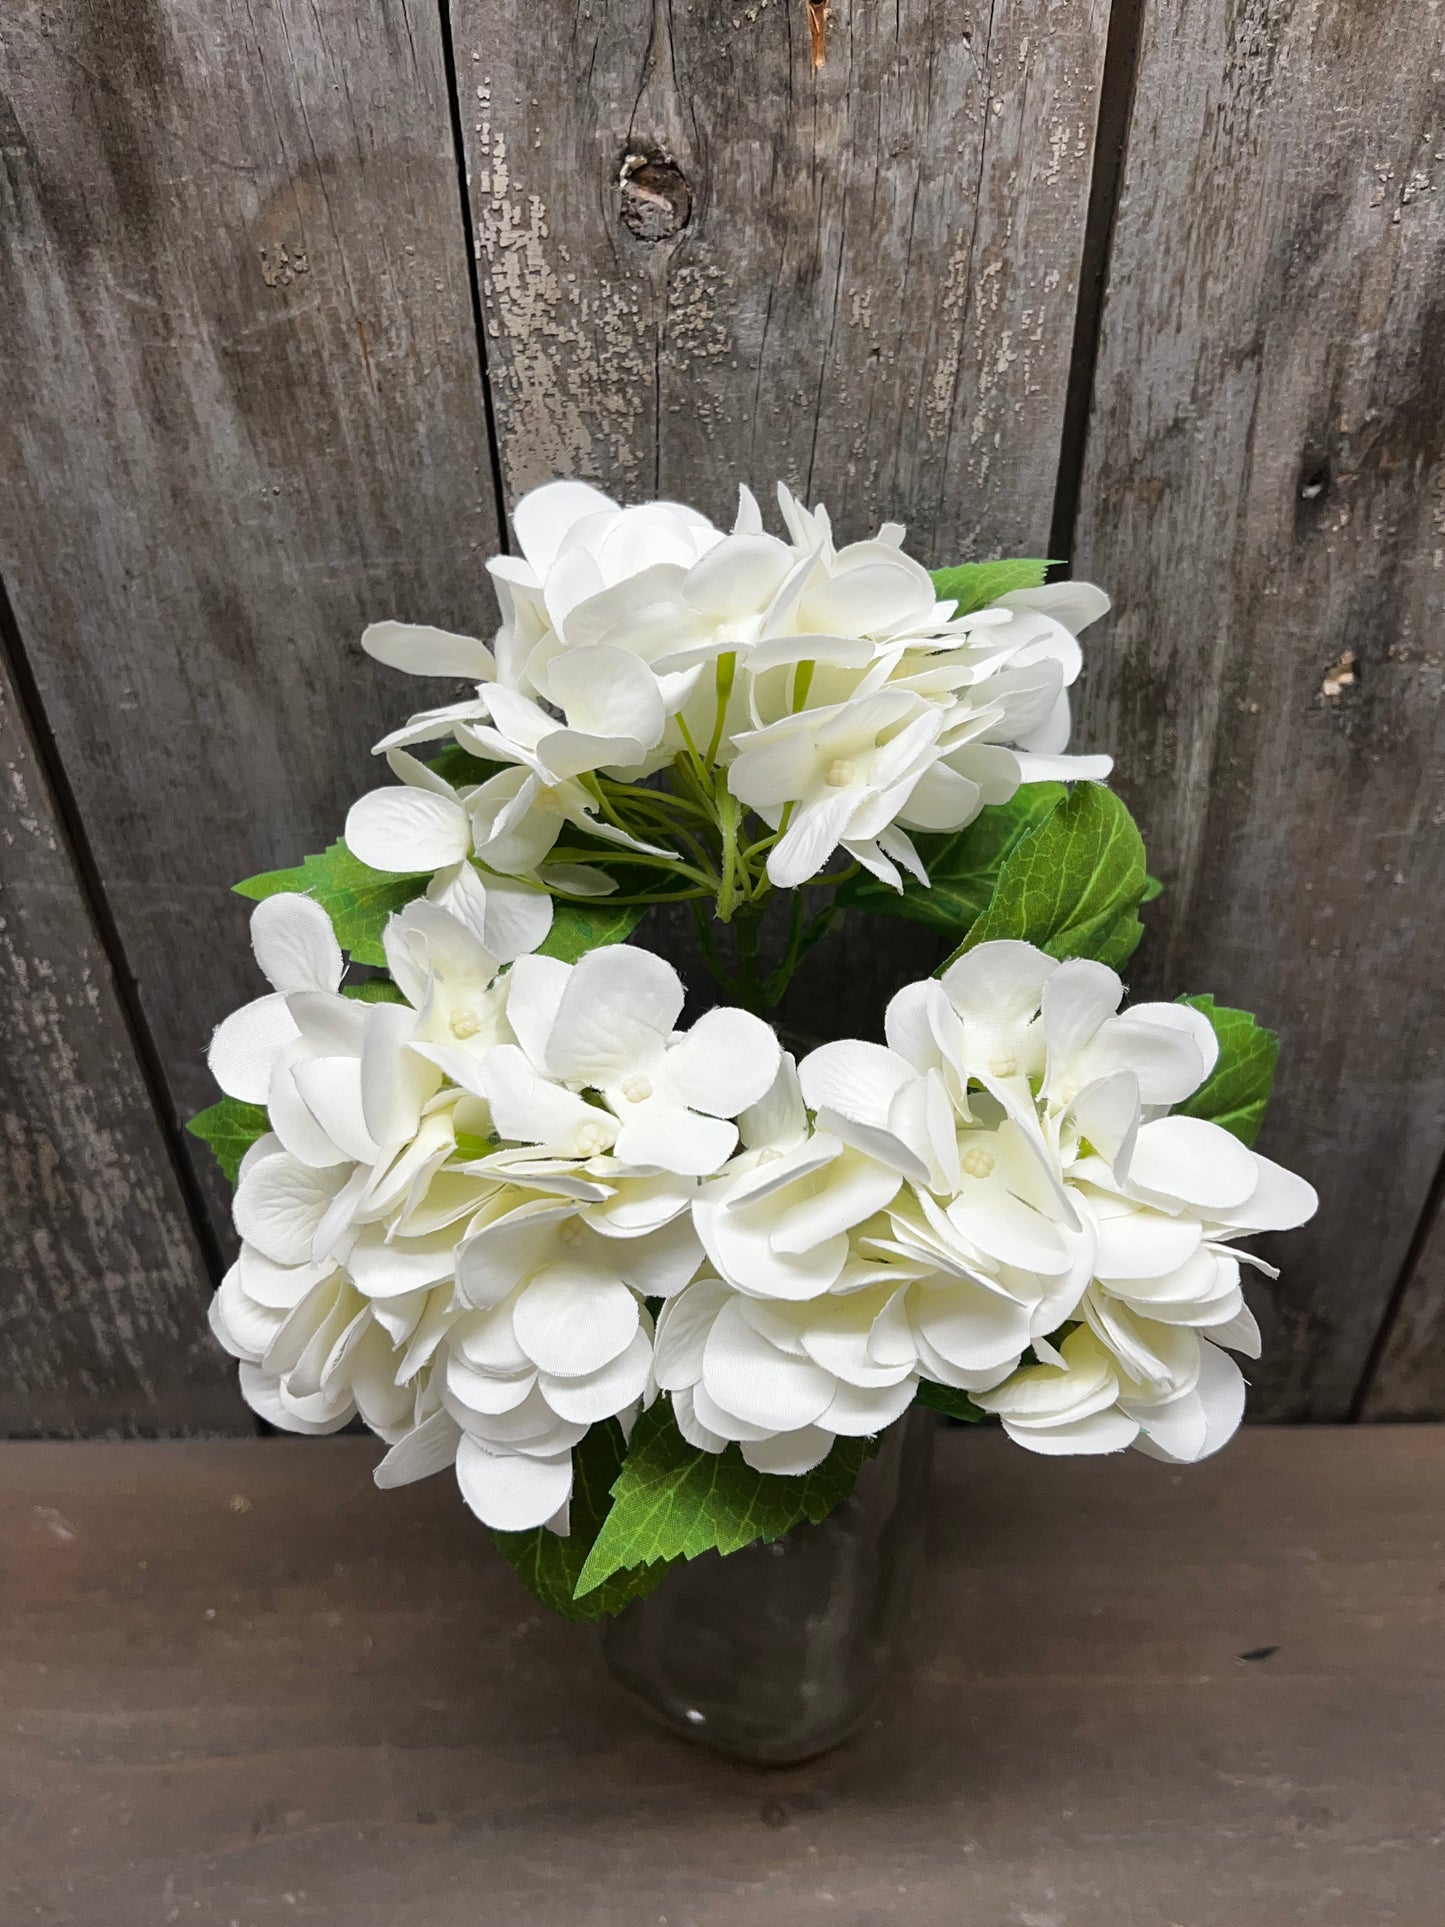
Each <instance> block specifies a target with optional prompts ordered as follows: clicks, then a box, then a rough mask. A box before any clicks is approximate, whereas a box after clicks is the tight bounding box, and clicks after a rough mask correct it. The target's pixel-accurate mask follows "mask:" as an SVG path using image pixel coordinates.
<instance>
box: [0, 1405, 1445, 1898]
mask: <svg viewBox="0 0 1445 1927" xmlns="http://www.w3.org/2000/svg"><path fill="white" fill-rule="evenodd" d="M941 1445H942V1447H943V1451H942V1454H941V1466H940V1474H939V1479H938V1484H937V1488H936V1494H935V1505H934V1514H933V1531H932V1548H931V1563H930V1566H929V1568H928V1570H927V1571H926V1572H925V1575H924V1580H923V1586H922V1591H921V1597H920V1603H919V1607H918V1610H917V1613H916V1615H915V1620H914V1625H913V1629H912V1635H911V1637H910V1639H909V1641H908V1643H907V1646H906V1649H905V1656H904V1663H903V1665H902V1667H901V1669H900V1673H899V1677H898V1680H897V1684H896V1686H895V1687H894V1688H893V1689H892V1691H891V1692H890V1693H889V1694H888V1695H887V1697H886V1698H885V1700H884V1702H882V1703H881V1704H880V1707H879V1710H878V1713H877V1715H876V1717H875V1720H874V1722H873V1723H872V1724H871V1725H870V1726H869V1727H868V1728H867V1729H865V1731H864V1732H863V1733H862V1734H861V1735H860V1736H859V1737H858V1738H856V1739H855V1740H853V1741H852V1742H850V1743H849V1744H848V1745H847V1746H845V1747H844V1748H843V1749H842V1750H840V1751H839V1752H836V1753H834V1754H831V1755H828V1756H826V1757H824V1758H823V1759H820V1760H817V1761H814V1762H812V1763H810V1764H808V1765H805V1766H801V1767H793V1768H788V1769H784V1770H777V1771H759V1770H757V1769H753V1768H745V1767H741V1766H738V1765H735V1764H732V1763H730V1762H727V1761H725V1760H721V1759H717V1758H714V1757H712V1756H710V1755H709V1754H706V1753H704V1752H702V1751H700V1750H696V1749H693V1748H691V1747H689V1746H688V1745H687V1743H686V1742H684V1741H681V1740H678V1739H676V1738H674V1737H672V1736H671V1735H668V1734H665V1733H663V1732H661V1731H660V1730H657V1729H655V1728H653V1727H652V1726H651V1725H649V1724H648V1723H647V1722H646V1721H645V1720H644V1718H643V1716H642V1715H641V1714H640V1713H639V1712H637V1711H636V1710H635V1708H634V1707H633V1705H632V1703H631V1702H630V1701H628V1700H627V1699H625V1698H624V1697H623V1696H622V1695H621V1693H620V1692H619V1691H618V1689H617V1688H616V1687H614V1686H613V1685H612V1683H611V1682H610V1680H609V1679H608V1678H607V1676H606V1675H605V1673H604V1671H603V1669H602V1666H601V1663H600V1659H599V1657H598V1654H597V1649H596V1643H595V1638H594V1637H593V1636H592V1635H591V1634H589V1633H587V1632H584V1631H581V1630H579V1629H577V1628H569V1627H567V1626H564V1625H562V1624H561V1623H559V1622H557V1621H554V1620H551V1619H549V1618H547V1617H546V1616H544V1615H543V1614H541V1613H540V1611H539V1610H538V1609H536V1608H535V1607H534V1606H533V1605H532V1603H531V1602H530V1601H529V1600H528V1599H527V1597H526V1596H525V1595H524V1594H523V1593H522V1592H521V1591H520V1590H519V1589H518V1587H517V1585H516V1582H515V1580H514V1579H513V1578H512V1576H511V1574H510V1572H509V1571H508V1570H507V1569H506V1568H505V1567H504V1566H503V1565H502V1563H501V1561H500V1560H499V1558H498V1557H497V1556H496V1555H495V1554H494V1553H493V1552H492V1551H491V1549H490V1548H489V1547H488V1546H487V1545H486V1543H485V1540H484V1537H483V1535H482V1534H481V1532H480V1530H479V1528H478V1527H477V1526H476V1525H475V1523H474V1522H472V1521H471V1520H470V1518H469V1517H468V1516H467V1515H466V1514H465V1513H464V1512H463V1510H462V1507H461V1503H460V1500H459V1499H458V1497H457V1494H456V1492H455V1489H454V1487H452V1486H451V1485H450V1483H449V1482H446V1481H442V1480H436V1481H433V1482H432V1483H431V1484H429V1485H426V1486H422V1487H416V1488H413V1489H411V1490H409V1491H407V1492H404V1493H391V1494H378V1493H377V1492H375V1491H374V1490H372V1489H371V1487H370V1484H369V1471H370V1467H371V1465H372V1463H373V1461H374V1459H375V1456H376V1454H375V1448H374V1447H372V1446H369V1445H367V1444H364V1443H362V1442H361V1441H350V1440H341V1441H322V1442H311V1441H306V1442H286V1443H282V1442H267V1443H265V1444H250V1445H242V1446H219V1445H216V1446H211V1445H188V1446H162V1445H153V1446H131V1447H126V1448H123V1449H118V1450H109V1451H107V1450H103V1449H98V1448H94V1447H90V1446H85V1445H75V1446H44V1447H41V1446H34V1447H32V1446H18V1447H10V1448H8V1449H7V1450H5V1451H4V1452H0V1535H3V1548H4V1557H3V1559H0V1602H3V1603H0V1613H3V1631H4V1638H3V1640H0V1699H3V1702H4V1704H5V1706H6V1708H7V1718H6V1721H5V1725H4V1731H3V1734H0V1798H3V1801H4V1810H5V1822H6V1855H5V1869H4V1873H3V1875H0V1892H3V1894H4V1897H5V1903H6V1904H5V1917H6V1918H7V1920H14V1921H16V1922H17V1923H18V1922H21V1921H26V1920H31V1919H41V1920H55V1921H64V1922H65V1923H66V1924H67V1927H156V1923H159V1922H163V1921H165V1920H167V1919H173V1920H185V1921H194V1922H196V1923H198V1927H229V1923H231V1922H233V1921H242V1922H244V1923H245V1927H282V1924H283V1923H284V1924H285V1927H294V1923H296V1922H298V1921H301V1922H306V1921H312V1922H316V1923H325V1927H475V1924H476V1923H478V1922H486V1923H487V1927H494V1924H495V1927H501V1924H502V1923H511V1922H515V1923H518V1924H519V1927H522V1924H525V1927H639V1923H643V1924H649V1923H652V1922H665V1923H668V1927H755V1924H762V1923H765V1924H767V1927H771V1924H772V1923H774V1922H778V1923H781V1922H788V1923H790V1924H791V1923H795V1924H796V1927H825V1924H826V1927H877V1924H878V1923H881V1922H899V1923H908V1927H957V1923H959V1922H961V1921H969V1922H974V1921H976V1922H981V1923H989V1924H990V1927H992V1923H999V1924H1000V1927H1041V1924H1042V1923H1045V1922H1047V1923H1050V1927H1124V1924H1125V1923H1127V1927H1136V1924H1137V1927H1156V1923H1166V1922H1176V1923H1186V1922H1187V1923H1188V1927H1362V1923H1366V1922H1368V1923H1370V1927H1376V1923H1381V1924H1383V1923H1386V1922H1388V1923H1390V1927H1438V1922H1439V1918H1440V1910H1439V1899H1440V1877H1439V1860H1440V1845H1439V1842H1440V1838H1441V1835H1442V1832H1445V1800H1442V1793H1441V1787H1442V1785H1445V1737H1442V1735H1445V1663H1442V1654H1445V1639H1442V1634H1445V1595H1442V1593H1441V1590H1440V1574H1441V1570H1442V1558H1445V1533H1442V1524H1441V1521H1442V1518H1445V1436H1442V1434H1441V1432H1440V1431H1438V1430H1432V1429H1426V1428H1419V1427H1410V1428H1376V1429H1374V1430H1372V1431H1361V1430H1354V1431H1338V1432H1330V1433H1319V1432H1311V1431H1307V1430H1303V1429H1296V1430H1292V1431H1287V1432H1286V1431H1270V1430H1263V1429H1261V1430H1256V1431H1255V1432H1253V1433H1252V1434H1247V1435H1245V1436H1244V1437H1243V1438H1242V1439H1241V1440H1240V1441H1238V1443H1237V1444H1236V1445H1235V1446H1234V1448H1232V1450H1231V1451H1229V1452H1228V1453H1226V1454H1225V1455H1224V1456H1223V1457H1222V1458H1221V1459H1219V1460H1216V1461H1211V1462H1210V1463H1209V1464H1207V1465H1205V1466H1202V1467H1199V1468H1197V1469H1195V1470H1193V1471H1190V1472H1185V1473H1180V1472H1177V1471H1171V1470H1170V1469H1168V1468H1166V1467H1162V1466H1157V1465H1152V1464H1149V1463H1148V1462H1146V1461H1144V1460H1141V1459H1140V1458H1138V1457H1137V1456H1136V1455H1132V1454H1126V1455H1123V1456H1122V1457H1121V1458H1119V1459H1117V1460H1111V1461H1094V1462H1083V1461H1077V1460H1076V1461H1058V1462H1042V1461H1039V1460H1037V1459H1030V1458H1029V1457H1028V1456H1027V1455H1026V1454H1024V1453H1021V1452H1018V1451H1017V1450H1015V1449H1014V1448H1012V1447H1010V1446H1008V1445H1007V1444H1006V1442H1005V1441H1004V1440H1003V1439H1002V1438H1001V1437H1000V1436H998V1435H996V1434H994V1435H989V1436H983V1437H980V1436H978V1435H975V1434H961V1433H957V1432H955V1433H951V1434H949V1435H947V1436H946V1437H945V1438H944V1439H943V1440H942V1441H941Z"/></svg>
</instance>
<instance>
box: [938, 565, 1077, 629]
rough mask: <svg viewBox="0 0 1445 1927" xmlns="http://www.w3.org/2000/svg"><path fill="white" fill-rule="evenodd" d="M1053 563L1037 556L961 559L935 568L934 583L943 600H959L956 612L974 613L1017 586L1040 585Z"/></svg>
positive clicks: (1028, 587) (1025, 587)
mask: <svg viewBox="0 0 1445 1927" xmlns="http://www.w3.org/2000/svg"><path fill="white" fill-rule="evenodd" d="M1049 567H1050V565H1049V563H1048V562H1047V561H1040V560H1039V559H1038V558H1036V557H1017V558H1015V557H1007V556H1006V557H1003V558H1001V559H1000V560H998V561H996V562H960V563H958V564H956V565H955V566H954V567H953V568H951V569H935V570H934V571H933V586H934V588H935V589H936V590H937V591H938V596H939V600H940V601H941V602H947V601H949V600H952V601H955V602H957V604H958V607H957V608H956V609H955V610H954V614H955V615H956V616H968V615H972V614H973V612H974V610H975V609H986V608H987V607H988V605H989V603H990V602H997V601H998V599H999V597H1000V596H1001V595H1009V594H1011V593H1012V591H1013V590H1015V589H1037V588H1039V587H1040V586H1041V584H1042V582H1043V579H1044V577H1045V575H1047V573H1048V571H1049Z"/></svg>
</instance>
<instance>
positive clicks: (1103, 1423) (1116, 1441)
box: [1003, 1406, 1139, 1458]
mask: <svg viewBox="0 0 1445 1927" xmlns="http://www.w3.org/2000/svg"><path fill="white" fill-rule="evenodd" d="M1003 1429H1004V1431H1005V1432H1007V1434H1008V1435H1009V1437H1010V1438H1011V1439H1012V1440H1013V1442H1014V1444H1015V1445H1021V1446H1023V1448H1024V1449H1025V1451H1028V1452H1037V1453H1039V1454H1041V1455H1042V1456H1043V1457H1044V1458H1072V1457H1074V1456H1075V1455H1077V1454H1081V1453H1083V1454H1088V1455H1090V1456H1094V1455H1098V1454H1101V1453H1104V1452H1122V1451H1124V1450H1125V1448H1126V1447H1128V1446H1130V1445H1133V1444H1134V1443H1135V1441H1136V1440H1137V1439H1138V1436H1139V1427H1138V1425H1137V1424H1136V1423H1135V1421H1134V1420H1133V1419H1131V1418H1126V1417H1125V1416H1124V1414H1123V1413H1122V1412H1120V1411H1118V1410H1117V1409H1116V1408H1115V1407H1113V1406H1111V1407H1110V1408H1109V1409H1108V1410H1107V1411H1104V1412H1091V1413H1089V1414H1088V1416H1087V1417H1085V1418H1080V1419H1073V1420H1072V1421H1070V1422H1069V1423H1068V1424H1064V1425H1053V1426H1050V1427H1049V1428H1048V1429H1047V1430H1042V1429H1039V1428H1037V1427H1033V1426H1024V1425H1020V1424H1019V1423H1018V1422H1017V1421H1016V1420H1014V1419H1010V1418H1005V1419H1004V1421H1003Z"/></svg>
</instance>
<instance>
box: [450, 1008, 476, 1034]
mask: <svg viewBox="0 0 1445 1927" xmlns="http://www.w3.org/2000/svg"><path fill="white" fill-rule="evenodd" d="M448 1027H449V1028H450V1030H451V1033H452V1036H453V1037H475V1036H476V1034H477V1032H478V1031H479V1030H480V1029H481V1027H482V1020H481V1018H480V1017H479V1016H478V1015H477V1013H476V1011H475V1010H474V1009H473V1008H472V1006H471V1005H470V1004H458V1005H457V1007H456V1009H455V1010H454V1011H453V1012H452V1014H451V1016H450V1018H449V1019H448Z"/></svg>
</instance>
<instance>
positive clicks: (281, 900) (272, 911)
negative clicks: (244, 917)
mask: <svg viewBox="0 0 1445 1927" xmlns="http://www.w3.org/2000/svg"><path fill="white" fill-rule="evenodd" d="M251 948H252V950H253V951H254V952H255V953H256V961H257V963H258V964H259V965H260V966H261V968H262V970H263V971H264V972H265V973H266V979H267V982H268V983H270V984H273V985H274V986H275V988H276V989H277V990H335V989H336V988H337V987H338V985H339V984H340V982H341V979H342V977H343V976H344V975H345V972H346V960H345V959H344V958H343V956H342V954H341V945H340V944H339V943H338V942H337V941H336V932H335V931H334V930H333V929H332V927H331V919H330V917H328V916H327V914H326V912H325V911H324V910H323V909H322V907H321V905H320V904H319V903H318V902H317V901H316V899H315V898H314V897H306V896H301V895H299V894H298V893H296V892H293V891H283V892H282V893H281V894H280V895H278V896H274V897H267V898H266V899H265V901H264V902H262V903H258V904H257V905H256V908H255V909H254V910H253V911H252V912H251Z"/></svg>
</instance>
